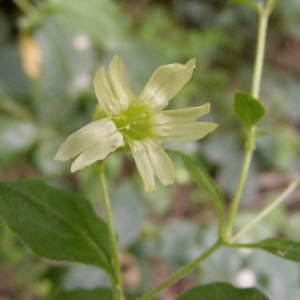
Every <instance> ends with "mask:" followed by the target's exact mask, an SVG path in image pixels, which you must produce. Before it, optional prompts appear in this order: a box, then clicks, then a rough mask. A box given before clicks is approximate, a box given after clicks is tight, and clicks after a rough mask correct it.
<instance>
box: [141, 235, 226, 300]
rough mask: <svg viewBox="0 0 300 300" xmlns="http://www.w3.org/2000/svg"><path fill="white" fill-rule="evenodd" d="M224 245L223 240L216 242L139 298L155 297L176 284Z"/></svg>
mask: <svg viewBox="0 0 300 300" xmlns="http://www.w3.org/2000/svg"><path fill="white" fill-rule="evenodd" d="M222 245H223V242H222V241H221V240H219V241H217V242H216V243H214V244H213V245H212V246H211V247H210V248H209V249H207V250H206V251H205V252H204V253H203V254H202V255H200V256H199V257H198V258H197V259H195V260H194V261H192V262H191V263H189V264H187V265H186V266H184V267H183V268H181V269H180V270H179V271H177V272H176V273H174V274H173V275H172V276H171V277H170V278H169V279H168V280H167V281H165V282H163V283H162V284H161V285H159V286H158V287H157V288H155V289H154V290H152V291H150V292H149V293H147V294H146V295H144V296H143V297H142V298H139V300H151V299H153V297H155V296H157V295H158V294H160V292H161V291H163V290H164V289H166V288H167V287H169V286H171V285H172V284H174V283H175V282H176V281H178V280H179V279H181V278H183V277H185V276H186V275H187V274H189V273H190V272H192V271H193V270H194V269H195V268H196V267H198V265H199V264H200V263H202V262H203V261H204V260H206V259H207V258H208V257H210V256H211V255H212V254H213V253H215V252H216V251H217V250H218V249H219V248H221V247H222Z"/></svg>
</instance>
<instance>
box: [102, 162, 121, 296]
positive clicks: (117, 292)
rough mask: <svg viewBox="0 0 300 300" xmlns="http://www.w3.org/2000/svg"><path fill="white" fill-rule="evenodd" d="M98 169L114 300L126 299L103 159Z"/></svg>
mask: <svg viewBox="0 0 300 300" xmlns="http://www.w3.org/2000/svg"><path fill="white" fill-rule="evenodd" d="M98 170H99V177H100V185H101V189H102V194H103V203H104V209H105V214H106V219H107V225H108V230H109V238H110V244H111V251H112V253H111V254H112V259H111V265H112V269H113V270H114V274H113V275H112V280H113V285H114V300H125V297H124V291H123V282H122V272H121V266H120V261H119V255H118V243H117V239H116V232H115V229H114V224H113V217H112V213H111V205H110V197H109V193H108V187H107V183H106V177H105V169H104V163H103V161H100V162H99V163H98Z"/></svg>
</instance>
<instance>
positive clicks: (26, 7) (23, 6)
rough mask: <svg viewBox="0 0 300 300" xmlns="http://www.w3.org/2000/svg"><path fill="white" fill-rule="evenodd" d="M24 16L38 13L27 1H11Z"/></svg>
mask: <svg viewBox="0 0 300 300" xmlns="http://www.w3.org/2000/svg"><path fill="white" fill-rule="evenodd" d="M12 2H14V4H15V5H16V6H17V7H18V8H19V9H20V10H21V11H23V13H24V14H31V13H35V14H36V13H38V10H37V9H36V8H35V7H34V6H33V5H32V4H31V3H30V2H28V1H27V0H12Z"/></svg>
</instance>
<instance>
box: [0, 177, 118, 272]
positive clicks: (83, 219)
mask: <svg viewBox="0 0 300 300" xmlns="http://www.w3.org/2000/svg"><path fill="white" fill-rule="evenodd" d="M0 214H1V215H2V216H3V218H4V220H5V221H6V222H7V223H8V225H9V227H10V228H11V229H12V230H13V231H14V232H15V233H16V234H18V235H19V237H20V238H21V239H22V240H23V241H24V243H25V244H26V245H27V246H29V247H30V248H31V249H32V250H33V251H34V252H35V253H36V254H37V255H39V256H42V257H45V258H48V259H50V260H58V261H72V262H79V263H84V264H88V265H94V266H97V267H100V268H103V269H104V270H105V271H106V272H108V273H109V274H111V272H112V270H111V265H110V252H111V251H110V244H109V235H108V228H107V225H106V223H104V222H103V221H102V220H101V219H99V218H98V217H97V216H96V215H95V213H94V211H93V209H92V207H91V205H90V204H89V202H88V201H87V200H85V199H83V198H81V197H80V196H78V195H77V194H73V193H70V192H66V191H63V190H58V189H55V188H53V187H50V186H48V185H46V184H45V183H43V182H41V181H39V180H30V181H20V182H16V183H9V184H8V183H7V184H6V183H0Z"/></svg>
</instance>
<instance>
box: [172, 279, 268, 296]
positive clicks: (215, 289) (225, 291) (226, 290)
mask: <svg viewBox="0 0 300 300" xmlns="http://www.w3.org/2000/svg"><path fill="white" fill-rule="evenodd" d="M200 299H209V300H241V299H243V300H268V298H267V297H266V296H265V295H264V294H263V293H262V292H260V291H259V290H257V289H255V288H250V289H238V288H235V287H233V286H232V285H230V284H228V283H212V284H207V285H203V286H199V287H196V288H194V289H192V290H190V291H188V292H186V293H184V294H183V295H181V296H180V297H179V298H177V300H200Z"/></svg>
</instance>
